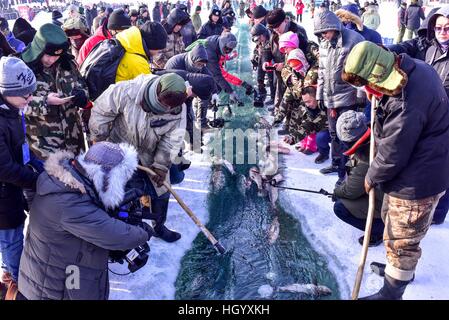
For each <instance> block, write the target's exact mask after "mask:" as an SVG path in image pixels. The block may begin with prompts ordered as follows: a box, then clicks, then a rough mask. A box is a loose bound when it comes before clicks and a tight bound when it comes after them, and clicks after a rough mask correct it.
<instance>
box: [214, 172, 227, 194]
mask: <svg viewBox="0 0 449 320" xmlns="http://www.w3.org/2000/svg"><path fill="white" fill-rule="evenodd" d="M225 183H226V178H225V175H224V173H223V171H222V170H221V168H220V169H218V168H214V169H213V172H212V176H211V184H212V192H214V193H215V192H217V191H219V190H221V189H223V187H224V186H225Z"/></svg>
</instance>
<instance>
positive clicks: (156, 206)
mask: <svg viewBox="0 0 449 320" xmlns="http://www.w3.org/2000/svg"><path fill="white" fill-rule="evenodd" d="M168 200H169V199H168V198H167V199H152V200H151V210H152V212H153V214H154V216H155V219H154V222H155V223H154V225H153V228H154V232H155V234H154V236H155V237H157V238H161V239H162V240H164V241H166V242H175V241H178V240H179V239H180V238H181V234H179V233H178V232H175V231H171V230H169V229H168V228H167V227H166V226H165V225H164V224H165V221H166V220H167V210H168Z"/></svg>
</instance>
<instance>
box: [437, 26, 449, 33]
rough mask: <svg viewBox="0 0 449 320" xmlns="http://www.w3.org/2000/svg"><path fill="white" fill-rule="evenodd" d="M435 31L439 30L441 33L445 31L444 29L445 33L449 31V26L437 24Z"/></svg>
mask: <svg viewBox="0 0 449 320" xmlns="http://www.w3.org/2000/svg"><path fill="white" fill-rule="evenodd" d="M434 30H435V32H438V33H441V32H443V31H444V33H449V26H447V27H438V26H435V29H434Z"/></svg>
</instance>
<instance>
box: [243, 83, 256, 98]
mask: <svg viewBox="0 0 449 320" xmlns="http://www.w3.org/2000/svg"><path fill="white" fill-rule="evenodd" d="M242 87H243V88H245V94H246V95H247V96H249V95H251V94H253V92H254V88H253V86H252V85H250V84H249V83H248V82H246V81H243V82H242Z"/></svg>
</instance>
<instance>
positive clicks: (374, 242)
mask: <svg viewBox="0 0 449 320" xmlns="http://www.w3.org/2000/svg"><path fill="white" fill-rule="evenodd" d="M364 238H365V237H364V236H361V237H360V238H359V243H360V245H362V246H363V240H364ZM382 242H383V235H380V236H373V235H371V237H370V239H369V243H368V247H377V246H378V245H379V244H381V243H382ZM373 263H374V262H373ZM376 263H377V262H376ZM384 266H385V265H384Z"/></svg>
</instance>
